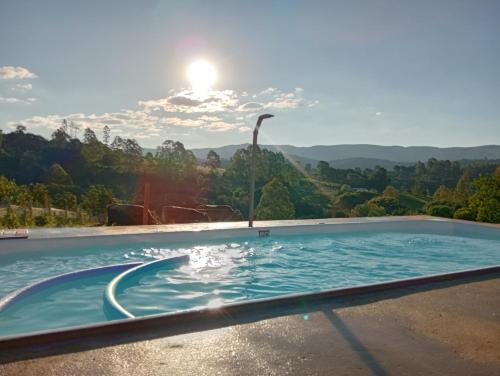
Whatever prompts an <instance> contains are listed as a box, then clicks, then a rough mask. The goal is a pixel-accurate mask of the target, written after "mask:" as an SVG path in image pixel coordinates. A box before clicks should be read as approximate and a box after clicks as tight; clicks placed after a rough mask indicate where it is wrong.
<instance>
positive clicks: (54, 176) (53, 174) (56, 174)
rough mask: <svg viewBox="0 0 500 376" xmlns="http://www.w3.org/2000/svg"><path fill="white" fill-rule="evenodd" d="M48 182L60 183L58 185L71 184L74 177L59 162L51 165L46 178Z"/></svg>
mask: <svg viewBox="0 0 500 376" xmlns="http://www.w3.org/2000/svg"><path fill="white" fill-rule="evenodd" d="M45 180H46V182H47V183H48V184H58V185H71V184H73V179H71V176H69V174H68V173H67V172H66V171H65V170H64V168H62V166H61V165H60V164H58V163H55V164H53V165H52V166H50V169H49V171H48V173H47V176H46V178H45Z"/></svg>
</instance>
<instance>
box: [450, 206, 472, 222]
mask: <svg viewBox="0 0 500 376" xmlns="http://www.w3.org/2000/svg"><path fill="white" fill-rule="evenodd" d="M476 216H477V213H476V212H475V211H474V210H472V209H471V208H460V209H458V210H457V211H456V212H455V213H454V214H453V218H455V219H465V220H467V221H475V220H476Z"/></svg>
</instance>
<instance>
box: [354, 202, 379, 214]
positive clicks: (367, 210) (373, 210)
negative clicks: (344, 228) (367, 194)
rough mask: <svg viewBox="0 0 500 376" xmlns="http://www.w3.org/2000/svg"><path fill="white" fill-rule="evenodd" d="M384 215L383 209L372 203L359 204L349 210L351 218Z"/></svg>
mask: <svg viewBox="0 0 500 376" xmlns="http://www.w3.org/2000/svg"><path fill="white" fill-rule="evenodd" d="M384 215H386V212H385V209H384V208H382V207H380V206H378V205H375V204H373V203H369V202H367V203H364V204H359V205H356V206H355V207H354V209H352V210H351V217H381V216H384Z"/></svg>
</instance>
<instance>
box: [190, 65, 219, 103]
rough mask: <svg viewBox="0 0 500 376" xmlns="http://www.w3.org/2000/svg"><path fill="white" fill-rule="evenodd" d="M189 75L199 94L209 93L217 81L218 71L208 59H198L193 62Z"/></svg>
mask: <svg viewBox="0 0 500 376" xmlns="http://www.w3.org/2000/svg"><path fill="white" fill-rule="evenodd" d="M187 77H188V79H189V82H190V83H191V87H192V89H193V92H194V93H195V94H198V95H203V94H206V93H208V91H210V90H211V89H212V86H213V85H214V84H215V82H216V81H217V71H216V69H215V67H214V65H213V64H212V63H210V62H209V61H207V60H197V61H194V62H193V63H191V64H190V65H189V67H188V70H187Z"/></svg>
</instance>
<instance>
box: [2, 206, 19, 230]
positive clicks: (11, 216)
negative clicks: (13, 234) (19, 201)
mask: <svg viewBox="0 0 500 376" xmlns="http://www.w3.org/2000/svg"><path fill="white" fill-rule="evenodd" d="M2 225H3V227H5V228H17V227H19V220H18V219H17V215H16V213H15V212H14V210H12V208H11V207H10V206H9V207H7V211H6V212H5V215H4V216H3V218H2Z"/></svg>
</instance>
